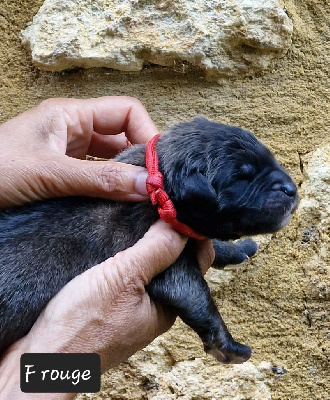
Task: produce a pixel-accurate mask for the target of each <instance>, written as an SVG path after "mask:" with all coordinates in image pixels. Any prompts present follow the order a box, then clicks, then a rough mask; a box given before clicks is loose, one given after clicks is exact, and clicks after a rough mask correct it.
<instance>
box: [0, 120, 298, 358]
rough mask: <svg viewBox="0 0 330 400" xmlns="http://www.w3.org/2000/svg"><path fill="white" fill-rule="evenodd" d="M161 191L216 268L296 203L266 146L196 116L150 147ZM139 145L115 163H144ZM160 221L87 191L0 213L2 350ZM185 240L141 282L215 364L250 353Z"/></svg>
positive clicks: (146, 210) (151, 208)
mask: <svg viewBox="0 0 330 400" xmlns="http://www.w3.org/2000/svg"><path fill="white" fill-rule="evenodd" d="M155 149H156V151H157V153H158V162H159V170H160V171H161V172H162V173H163V176H164V190H165V192H166V193H167V194H168V196H169V198H170V199H171V200H172V202H173V204H174V207H175V209H176V213H177V220H178V221H180V223H183V224H186V225H187V226H189V227H190V228H191V229H193V230H194V231H195V232H197V233H198V234H199V235H203V236H205V237H208V238H213V239H216V240H214V248H215V253H216V258H215V263H214V266H215V267H218V268H222V267H223V266H224V265H226V264H227V263H239V262H242V261H244V260H245V259H246V258H247V257H248V256H251V255H253V254H254V253H255V252H256V250H257V247H256V244H255V243H254V242H253V241H252V240H251V239H247V240H245V241H241V242H238V243H236V244H235V243H231V242H227V241H228V240H230V239H237V238H240V237H241V236H243V235H252V234H259V233H266V232H275V231H277V230H279V229H281V228H282V227H283V226H285V225H286V224H287V223H288V222H289V220H290V217H291V214H292V213H293V212H294V210H295V209H296V207H297V203H298V196H297V189H296V186H295V184H294V182H293V181H292V179H291V178H290V176H289V175H288V173H287V172H285V170H284V169H283V168H282V167H281V166H280V165H279V164H278V163H277V161H275V159H274V157H273V156H272V155H271V153H270V152H269V150H268V149H267V148H266V147H265V146H264V145H263V144H261V143H260V142H259V141H258V140H257V139H256V138H255V137H254V136H253V135H252V134H251V133H249V132H247V131H244V130H242V129H240V128H236V127H231V126H226V125H223V124H219V123H214V122H210V121H208V120H206V119H203V118H197V119H194V120H193V121H192V122H187V123H182V124H179V125H177V126H175V127H173V128H172V129H171V130H170V131H169V132H167V133H166V134H164V135H162V136H161V137H160V138H159V140H158V142H157V143H156V145H155ZM145 152H146V146H145V145H136V146H132V147H130V148H129V149H127V150H126V151H124V152H123V153H121V154H119V155H118V157H117V158H116V160H117V161H120V162H125V163H130V164H135V165H139V166H145V165H146V161H145ZM158 218H159V215H158V210H157V207H156V206H155V205H152V203H151V202H150V201H146V202H142V203H124V202H113V201H108V200H102V199H94V198H87V197H68V198H62V199H52V200H46V201H42V202H38V203H34V204H29V205H25V206H22V207H18V208H13V209H8V210H5V211H3V212H2V213H0V354H1V353H3V352H4V350H5V349H6V348H7V347H8V346H9V345H10V344H11V343H13V342H14V341H16V340H17V339H19V338H20V337H22V336H24V335H25V334H27V333H28V331H29V330H30V328H31V327H32V325H33V323H34V322H35V321H36V319H37V318H38V316H39V314H40V312H41V311H42V309H43V308H44V307H45V306H46V304H47V303H48V301H49V300H50V299H51V298H52V297H53V296H54V295H55V294H56V293H57V292H58V291H59V290H60V289H61V288H62V287H63V286H64V285H65V284H66V283H67V282H68V281H70V280H71V279H73V278H74V277H75V276H76V275H78V274H80V273H82V272H83V271H85V270H86V269H88V268H90V267H92V266H93V265H95V264H98V263H100V262H102V261H104V260H105V259H107V258H109V257H111V256H113V255H115V254H116V253H118V252H119V251H121V250H124V249H126V248H128V247H130V246H132V245H133V244H134V243H136V242H137V241H138V240H139V239H140V238H141V237H142V236H143V235H144V234H145V232H146V231H147V230H148V229H149V227H150V226H151V225H152V224H153V223H154V222H155V221H156V220H157V219H158ZM195 245H196V240H195V239H189V240H188V243H187V245H186V247H185V249H184V251H183V252H182V254H181V255H180V256H179V258H178V259H177V261H176V262H175V263H174V264H173V265H172V266H170V267H169V268H168V269H167V270H165V271H164V272H163V273H161V274H159V275H158V276H156V277H155V278H154V279H153V280H152V281H151V282H150V284H149V285H148V286H147V291H148V293H149V294H150V296H151V297H152V298H153V299H154V300H155V301H157V302H160V303H161V304H163V305H164V306H166V307H168V308H170V309H171V310H173V311H174V312H175V313H176V314H177V315H178V316H180V318H181V319H182V320H183V321H184V322H185V323H186V324H188V325H189V326H190V327H191V328H192V329H194V330H195V331H196V332H197V334H198V335H199V336H200V338H201V340H202V342H203V344H204V348H205V351H206V352H208V353H210V354H212V355H213V356H214V357H215V358H216V359H217V360H218V361H220V362H223V363H241V362H244V361H246V360H248V359H249V357H250V356H251V349H250V348H249V347H248V346H246V345H243V344H240V343H238V342H236V341H235V340H234V339H233V337H232V336H231V334H230V333H229V331H228V329H227V328H226V325H225V323H224V322H223V320H222V318H221V316H220V313H219V311H218V310H217V307H216V305H215V303H214V301H213V299H212V297H211V295H210V290H209V288H208V285H207V283H206V281H205V280H204V278H203V276H202V274H201V270H200V267H199V265H198V261H197V257H196V249H195V247H196V246H195Z"/></svg>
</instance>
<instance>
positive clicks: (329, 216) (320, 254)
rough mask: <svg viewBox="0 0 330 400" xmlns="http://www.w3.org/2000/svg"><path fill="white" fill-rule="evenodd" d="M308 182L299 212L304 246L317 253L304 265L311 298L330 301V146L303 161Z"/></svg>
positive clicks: (321, 148) (328, 144)
mask: <svg viewBox="0 0 330 400" xmlns="http://www.w3.org/2000/svg"><path fill="white" fill-rule="evenodd" d="M302 162H303V165H304V174H305V181H304V183H303V185H302V189H303V198H302V200H301V202H300V205H299V209H298V217H299V222H300V225H301V227H302V237H301V243H302V245H303V246H304V245H312V246H314V248H315V249H316V250H317V251H316V253H313V254H311V256H310V258H309V259H307V260H306V263H305V268H304V270H305V274H306V275H307V276H308V277H309V290H310V292H311V297H312V298H320V299H324V300H326V299H328V300H329V299H330V143H325V145H324V146H322V147H320V148H318V149H317V150H316V151H315V152H313V153H311V154H308V155H307V156H305V157H303V161H302Z"/></svg>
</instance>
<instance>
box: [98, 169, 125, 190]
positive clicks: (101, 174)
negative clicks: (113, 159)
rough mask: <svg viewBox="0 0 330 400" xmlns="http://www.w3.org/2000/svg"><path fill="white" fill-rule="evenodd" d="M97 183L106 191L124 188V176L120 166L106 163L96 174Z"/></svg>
mask: <svg viewBox="0 0 330 400" xmlns="http://www.w3.org/2000/svg"><path fill="white" fill-rule="evenodd" d="M96 182H97V185H98V186H100V187H101V188H102V189H104V190H105V191H106V192H114V191H118V190H123V189H124V183H123V176H122V173H121V170H120V168H119V167H117V166H115V165H113V164H109V165H104V166H103V167H102V168H101V169H100V170H99V171H98V173H97V175H96Z"/></svg>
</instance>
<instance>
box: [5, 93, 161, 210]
mask: <svg viewBox="0 0 330 400" xmlns="http://www.w3.org/2000/svg"><path fill="white" fill-rule="evenodd" d="M122 132H123V133H122ZM157 133H159V132H158V129H157V128H156V126H155V124H154V123H153V122H152V120H151V118H150V116H149V115H148V113H147V111H146V110H145V108H144V107H143V106H142V104H141V103H140V102H139V101H138V100H136V99H134V98H131V97H116V96H114V97H101V98H95V99H86V100H82V99H49V100H45V101H43V102H42V103H41V104H40V105H38V106H37V107H35V108H33V109H31V110H29V111H26V112H24V113H23V114H21V115H19V116H17V117H15V118H13V119H11V120H9V121H7V122H5V123H4V124H2V125H1V126H0V160H1V170H0V186H1V193H0V207H1V208H5V207H9V206H13V205H18V204H23V203H26V202H30V201H36V200H41V199H44V198H50V197H63V196H71V195H85V196H93V197H102V198H111V199H113V200H126V201H130V200H132V201H139V200H145V199H146V198H147V192H146V188H145V178H146V172H145V169H144V168H141V167H136V166H132V165H128V164H123V163H115V162H112V161H98V162H90V161H86V160H85V156H86V154H89V155H92V156H97V157H104V158H111V157H113V156H114V155H116V154H117V153H118V152H119V151H121V150H123V149H125V148H126V147H127V145H128V143H132V144H136V143H146V142H147V141H148V140H149V139H150V138H151V137H152V136H154V135H155V134H157ZM128 141H129V142H128ZM141 172H142V173H141Z"/></svg>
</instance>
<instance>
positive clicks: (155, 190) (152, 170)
mask: <svg viewBox="0 0 330 400" xmlns="http://www.w3.org/2000/svg"><path fill="white" fill-rule="evenodd" d="M159 137H160V135H156V136H154V137H153V138H152V139H151V140H150V141H149V142H148V143H147V147H146V166H147V170H148V177H147V191H148V193H149V196H150V200H151V203H152V204H153V205H154V206H155V205H158V214H159V216H160V218H161V219H162V220H163V221H165V222H167V223H168V224H171V225H172V226H173V228H174V229H175V230H176V231H177V232H179V233H182V234H183V235H185V236H189V237H192V238H194V239H198V240H202V239H205V237H204V236H202V235H200V234H199V233H197V232H195V231H194V230H193V229H192V228H190V227H189V226H188V225H185V224H183V223H182V222H180V221H178V219H177V214H176V210H175V207H174V204H173V202H172V200H171V199H170V198H169V196H168V194H167V193H166V192H165V190H164V188H163V183H164V177H163V174H162V173H161V172H160V171H159V169H158V156H157V151H156V143H157V140H158V139H159Z"/></svg>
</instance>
